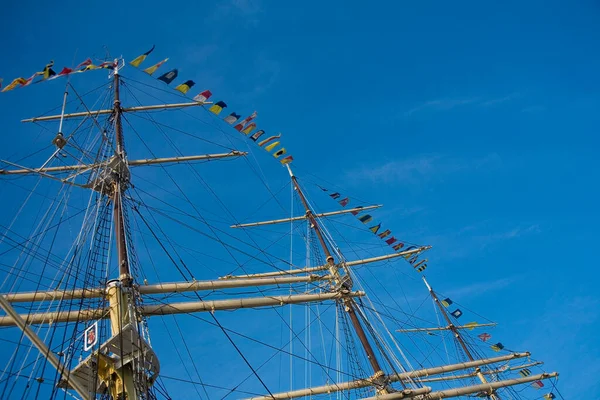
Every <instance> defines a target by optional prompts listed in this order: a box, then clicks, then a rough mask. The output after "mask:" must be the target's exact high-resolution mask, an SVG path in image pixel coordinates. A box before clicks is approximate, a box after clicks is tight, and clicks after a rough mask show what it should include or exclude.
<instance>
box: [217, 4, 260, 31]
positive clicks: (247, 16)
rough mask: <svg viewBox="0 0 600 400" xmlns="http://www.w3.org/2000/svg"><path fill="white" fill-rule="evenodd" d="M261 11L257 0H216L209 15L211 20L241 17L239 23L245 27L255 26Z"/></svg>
mask: <svg viewBox="0 0 600 400" xmlns="http://www.w3.org/2000/svg"><path fill="white" fill-rule="evenodd" d="M261 12H262V8H261V4H260V1H259V0H229V1H221V2H218V5H217V6H216V8H215V9H214V11H213V12H212V14H210V15H209V17H208V19H209V20H212V21H222V20H223V19H226V18H239V17H241V18H243V19H244V22H243V23H242V24H239V25H240V26H245V27H255V26H257V25H258V24H259V22H260V19H259V16H260V14H261Z"/></svg>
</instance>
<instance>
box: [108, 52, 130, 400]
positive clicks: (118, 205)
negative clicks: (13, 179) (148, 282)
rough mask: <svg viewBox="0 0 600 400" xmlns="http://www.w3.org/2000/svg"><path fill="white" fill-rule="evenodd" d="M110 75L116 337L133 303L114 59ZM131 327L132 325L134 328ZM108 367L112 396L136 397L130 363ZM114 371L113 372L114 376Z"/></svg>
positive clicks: (112, 284)
mask: <svg viewBox="0 0 600 400" xmlns="http://www.w3.org/2000/svg"><path fill="white" fill-rule="evenodd" d="M113 79H114V83H113V84H114V96H115V100H114V114H113V116H114V121H115V141H116V154H115V157H116V158H117V160H118V164H117V165H118V167H117V168H116V169H115V170H114V181H113V182H112V185H113V193H112V201H113V219H114V226H115V240H116V244H117V262H118V265H119V279H118V281H112V282H110V283H109V285H108V288H107V297H108V300H109V304H110V326H111V332H112V336H113V337H118V336H119V335H121V333H122V331H123V327H125V326H126V325H128V324H131V325H132V328H133V326H134V325H135V320H132V318H131V317H132V313H133V312H134V310H133V307H132V306H133V304H132V300H133V299H132V294H133V292H132V291H133V285H132V282H133V279H132V277H131V274H130V271H129V258H128V254H127V238H126V235H127V233H126V230H125V221H124V217H123V203H122V195H123V193H124V192H125V190H126V189H127V185H128V183H129V171H128V167H127V162H126V153H125V145H124V141H123V125H122V123H121V112H122V111H121V99H120V94H119V66H118V61H117V60H115V69H114V74H113ZM134 329H135V328H134ZM111 369H112V368H107V369H106V370H105V371H104V372H105V373H104V374H103V373H102V371H100V370H99V375H101V376H102V375H105V376H104V377H103V378H104V379H105V380H107V378H108V376H109V373H110V375H112V378H111V379H110V383H108V387H109V390H110V392H111V395H112V398H113V399H120V398H123V399H137V398H138V393H137V390H136V385H135V382H134V375H133V365H132V363H131V362H129V363H125V364H124V365H122V366H121V367H120V368H117V369H116V370H115V371H114V373H111V371H110V370H111ZM115 375H116V376H115Z"/></svg>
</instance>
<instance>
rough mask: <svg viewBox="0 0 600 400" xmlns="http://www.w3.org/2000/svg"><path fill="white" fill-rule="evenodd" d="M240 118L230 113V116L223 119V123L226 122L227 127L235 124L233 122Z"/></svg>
mask: <svg viewBox="0 0 600 400" xmlns="http://www.w3.org/2000/svg"><path fill="white" fill-rule="evenodd" d="M241 117H242V116H241V115H238V114H236V113H234V112H232V113H231V114H229V115H228V116H226V117H225V118H223V121H225V122H227V123H228V124H229V125H233V124H234V123H235V121H237V120H238V119H240V118H241Z"/></svg>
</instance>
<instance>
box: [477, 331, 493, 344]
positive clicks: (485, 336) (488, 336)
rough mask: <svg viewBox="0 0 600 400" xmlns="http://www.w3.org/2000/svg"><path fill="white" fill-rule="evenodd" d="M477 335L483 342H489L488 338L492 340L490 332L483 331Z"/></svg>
mask: <svg viewBox="0 0 600 400" xmlns="http://www.w3.org/2000/svg"><path fill="white" fill-rule="evenodd" d="M477 337H478V338H479V339H481V341H482V342H487V341H488V340H490V339H491V338H492V335H490V334H489V333H485V332H484V333H482V334H480V335H477Z"/></svg>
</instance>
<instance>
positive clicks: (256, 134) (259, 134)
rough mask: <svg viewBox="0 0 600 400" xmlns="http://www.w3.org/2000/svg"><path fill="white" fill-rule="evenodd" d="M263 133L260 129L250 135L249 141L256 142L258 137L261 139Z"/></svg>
mask: <svg viewBox="0 0 600 400" xmlns="http://www.w3.org/2000/svg"><path fill="white" fill-rule="evenodd" d="M264 133H265V131H263V130H262V129H260V130H258V131H256V132H254V133H253V134H252V136H250V139H252V140H254V141H255V142H256V141H257V140H258V138H259V137H261V136H262V135H264Z"/></svg>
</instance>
